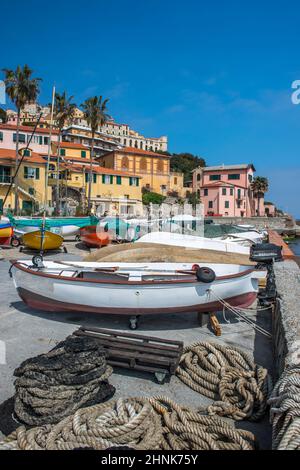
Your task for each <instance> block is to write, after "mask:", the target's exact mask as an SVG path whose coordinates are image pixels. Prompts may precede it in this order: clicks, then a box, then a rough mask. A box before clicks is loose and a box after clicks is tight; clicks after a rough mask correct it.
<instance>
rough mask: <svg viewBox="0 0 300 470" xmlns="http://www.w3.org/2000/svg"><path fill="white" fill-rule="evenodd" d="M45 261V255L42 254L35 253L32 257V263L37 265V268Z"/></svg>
mask: <svg viewBox="0 0 300 470" xmlns="http://www.w3.org/2000/svg"><path fill="white" fill-rule="evenodd" d="M42 263H43V257H42V255H34V256H33V257H32V264H33V265H34V266H36V267H37V268H38V267H39V266H40V265H41V264H42Z"/></svg>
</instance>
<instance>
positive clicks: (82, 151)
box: [81, 150, 86, 158]
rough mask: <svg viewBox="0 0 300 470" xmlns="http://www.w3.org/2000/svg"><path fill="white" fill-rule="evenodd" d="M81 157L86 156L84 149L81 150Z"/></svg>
mask: <svg viewBox="0 0 300 470" xmlns="http://www.w3.org/2000/svg"><path fill="white" fill-rule="evenodd" d="M81 157H82V158H86V151H85V150H81Z"/></svg>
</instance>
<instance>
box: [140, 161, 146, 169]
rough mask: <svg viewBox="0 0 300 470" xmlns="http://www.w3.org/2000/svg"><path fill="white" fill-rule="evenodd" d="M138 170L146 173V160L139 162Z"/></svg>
mask: <svg viewBox="0 0 300 470" xmlns="http://www.w3.org/2000/svg"><path fill="white" fill-rule="evenodd" d="M140 170H141V171H147V160H146V158H141V160H140Z"/></svg>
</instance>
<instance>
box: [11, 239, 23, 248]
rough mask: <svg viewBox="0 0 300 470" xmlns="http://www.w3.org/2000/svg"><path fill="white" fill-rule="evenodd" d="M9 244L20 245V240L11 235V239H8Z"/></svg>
mask: <svg viewBox="0 0 300 470" xmlns="http://www.w3.org/2000/svg"><path fill="white" fill-rule="evenodd" d="M10 245H11V246H13V247H14V248H18V246H20V245H21V242H20V240H19V239H18V238H17V237H12V239H11V240H10Z"/></svg>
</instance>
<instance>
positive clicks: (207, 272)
mask: <svg viewBox="0 0 300 470" xmlns="http://www.w3.org/2000/svg"><path fill="white" fill-rule="evenodd" d="M196 276H197V280H198V281H200V282H205V283H210V282H214V280H215V279H216V273H215V272H214V271H213V270H212V269H211V268H206V267H203V268H199V269H197V272H196Z"/></svg>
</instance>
